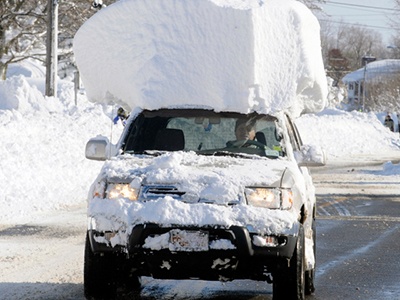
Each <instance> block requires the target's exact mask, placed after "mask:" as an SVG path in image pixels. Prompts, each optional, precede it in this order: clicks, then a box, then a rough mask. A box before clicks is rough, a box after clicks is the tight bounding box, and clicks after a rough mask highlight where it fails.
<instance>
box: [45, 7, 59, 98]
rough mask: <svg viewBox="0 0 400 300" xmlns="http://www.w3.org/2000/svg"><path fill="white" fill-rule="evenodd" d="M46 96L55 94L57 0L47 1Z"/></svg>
mask: <svg viewBox="0 0 400 300" xmlns="http://www.w3.org/2000/svg"><path fill="white" fill-rule="evenodd" d="M47 11H48V12H47V13H48V21H47V41H46V96H49V97H53V96H57V71H58V66H57V65H58V62H57V61H58V57H57V55H58V54H57V52H58V0H48V3H47Z"/></svg>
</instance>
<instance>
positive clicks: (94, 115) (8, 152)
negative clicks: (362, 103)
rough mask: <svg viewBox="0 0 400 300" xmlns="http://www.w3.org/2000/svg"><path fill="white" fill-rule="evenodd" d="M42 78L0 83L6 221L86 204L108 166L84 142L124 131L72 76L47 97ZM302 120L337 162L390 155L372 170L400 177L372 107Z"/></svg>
mask: <svg viewBox="0 0 400 300" xmlns="http://www.w3.org/2000/svg"><path fill="white" fill-rule="evenodd" d="M39 81H40V82H41V84H39V88H38V85H37V83H38V82H39ZM43 83H44V78H40V79H38V78H34V80H32V78H27V77H24V76H16V77H11V78H10V79H7V80H6V81H4V82H0V99H1V102H0V124H1V126H0V136H1V143H0V157H1V161H0V190H1V191H2V192H1V194H0V207H1V210H0V224H3V225H5V224H12V223H16V222H29V221H30V220H33V219H35V218H37V214H38V213H40V212H49V211H52V210H64V209H68V208H71V207H75V206H81V205H83V204H84V203H85V201H86V196H87V193H88V191H89V187H90V184H91V183H92V181H93V180H94V179H95V177H96V175H97V174H98V172H99V171H100V168H101V166H102V162H96V161H90V160H87V159H86V158H85V156H84V148H85V144H86V141H87V140H88V139H89V138H90V137H93V136H96V135H97V134H103V135H106V136H108V137H111V136H112V140H113V141H114V142H116V140H117V138H118V135H119V134H120V132H121V130H122V125H121V124H119V123H118V124H117V125H114V126H113V127H111V126H112V125H111V124H112V121H111V120H112V117H113V116H114V115H115V112H114V114H113V112H112V109H113V107H111V106H102V105H99V104H93V103H91V102H89V101H87V100H86V97H85V95H79V98H78V105H77V106H75V104H74V92H73V85H72V84H71V83H68V82H61V83H60V86H59V95H58V99H57V98H46V97H44V96H43V90H41V88H42V87H43ZM114 109H115V107H114ZM297 124H298V127H299V129H300V132H301V133H302V136H303V139H304V142H307V143H312V144H319V145H321V146H323V147H324V148H325V150H326V152H327V154H328V160H330V161H331V162H333V161H340V160H348V161H350V160H358V161H360V162H362V161H363V160H371V159H374V158H376V159H378V158H382V157H383V158H385V157H387V159H388V161H387V162H386V163H385V164H384V165H380V166H378V167H377V169H375V170H373V172H374V175H379V174H381V175H382V176H385V177H386V178H394V179H395V180H397V181H398V180H399V174H400V165H399V163H398V161H396V158H397V159H399V158H400V155H399V154H400V150H399V149H400V146H399V134H398V133H397V132H396V133H392V132H390V131H389V130H388V129H387V128H385V127H384V126H383V125H382V123H381V122H380V121H379V120H378V118H377V116H376V115H375V114H374V113H369V114H365V113H359V112H344V111H340V110H334V109H329V110H325V111H323V112H321V113H319V114H307V115H303V116H302V117H300V118H299V119H298V120H297ZM111 128H112V130H111ZM111 131H112V132H111ZM391 158H393V159H394V160H393V161H391ZM328 162H329V161H328ZM371 172H372V171H371Z"/></svg>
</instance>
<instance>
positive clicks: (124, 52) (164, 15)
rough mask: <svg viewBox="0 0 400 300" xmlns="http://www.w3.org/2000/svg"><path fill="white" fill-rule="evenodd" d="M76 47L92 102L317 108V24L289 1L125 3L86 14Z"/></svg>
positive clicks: (321, 90) (322, 84) (322, 86)
mask: <svg viewBox="0 0 400 300" xmlns="http://www.w3.org/2000/svg"><path fill="white" fill-rule="evenodd" d="M74 52H75V56H76V61H77V63H78V66H79V69H80V72H81V77H82V80H83V83H84V85H85V88H86V90H87V93H88V97H89V99H90V100H92V101H95V102H105V103H109V102H111V101H114V102H116V101H118V102H120V103H124V104H125V106H127V107H130V109H134V108H136V107H140V108H142V109H144V108H147V109H156V108H159V107H166V106H169V107H171V106H172V107H176V106H183V105H184V106H200V107H213V108H214V109H215V110H216V111H239V112H244V113H247V112H250V111H254V110H256V111H259V112H266V113H268V112H275V111H280V110H290V111H291V112H292V113H293V114H294V115H299V114H300V113H301V112H315V111H320V110H321V109H322V108H323V107H324V106H325V102H326V95H327V88H326V86H327V84H326V78H325V76H324V74H325V72H324V68H323V63H322V56H321V46H320V40H319V24H318V21H317V19H316V18H315V16H314V15H313V14H312V13H311V12H310V11H309V10H308V9H307V8H306V7H305V6H304V5H303V4H301V3H299V2H298V1H293V0H284V1H282V0H267V1H264V0H261V1H258V0H231V1H226V0H201V1H186V0H160V1H137V0H125V1H124V0H122V1H118V2H117V3H115V4H113V5H110V6H108V7H107V8H105V9H102V10H101V11H100V12H98V13H97V14H95V15H94V16H93V17H92V18H91V19H89V20H88V21H87V22H86V23H85V24H84V25H83V26H82V27H81V28H80V30H79V31H78V33H77V34H76V36H75V39H74Z"/></svg>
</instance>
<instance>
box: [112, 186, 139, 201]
mask: <svg viewBox="0 0 400 300" xmlns="http://www.w3.org/2000/svg"><path fill="white" fill-rule="evenodd" d="M138 194H139V189H135V188H132V187H131V186H130V185H129V184H122V183H110V184H108V186H107V190H106V197H107V198H108V199H117V198H127V199H129V200H131V201H136V200H137V199H138Z"/></svg>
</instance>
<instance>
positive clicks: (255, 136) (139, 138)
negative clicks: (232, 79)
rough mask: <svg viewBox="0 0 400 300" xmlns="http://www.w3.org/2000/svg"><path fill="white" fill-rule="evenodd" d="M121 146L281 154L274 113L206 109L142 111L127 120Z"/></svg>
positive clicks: (153, 150)
mask: <svg viewBox="0 0 400 300" xmlns="http://www.w3.org/2000/svg"><path fill="white" fill-rule="evenodd" d="M122 148H123V152H124V153H148V154H156V153H160V151H195V152H196V153H198V154H202V155H240V156H246V155H260V156H266V157H272V158H276V157H278V156H282V155H283V151H282V148H281V138H280V136H279V134H278V130H277V119H276V118H275V117H272V116H269V115H260V114H248V115H245V114H238V113H226V112H223V113H216V112H213V111H208V110H157V111H143V112H142V113H141V114H140V115H139V116H138V117H136V118H135V120H134V121H133V122H132V123H131V124H130V126H129V130H128V132H127V134H126V136H125V139H124V143H123V146H122Z"/></svg>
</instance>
